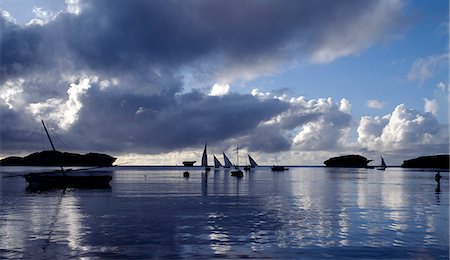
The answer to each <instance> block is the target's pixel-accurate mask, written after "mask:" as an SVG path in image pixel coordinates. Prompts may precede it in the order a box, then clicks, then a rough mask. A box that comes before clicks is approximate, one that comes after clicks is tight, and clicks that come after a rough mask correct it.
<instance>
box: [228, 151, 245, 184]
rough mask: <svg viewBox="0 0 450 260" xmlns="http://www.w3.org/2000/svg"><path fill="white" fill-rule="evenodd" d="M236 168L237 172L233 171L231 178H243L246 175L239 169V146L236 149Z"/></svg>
mask: <svg viewBox="0 0 450 260" xmlns="http://www.w3.org/2000/svg"><path fill="white" fill-rule="evenodd" d="M234 167H235V170H233V171H231V176H235V177H238V178H240V177H243V176H244V173H243V172H242V170H241V169H240V168H239V146H238V147H236V165H235V166H234Z"/></svg>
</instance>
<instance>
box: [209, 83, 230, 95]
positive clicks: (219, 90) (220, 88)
mask: <svg viewBox="0 0 450 260" xmlns="http://www.w3.org/2000/svg"><path fill="white" fill-rule="evenodd" d="M228 91H230V85H229V84H219V83H216V84H214V86H213V87H212V88H211V92H210V93H209V95H210V96H223V95H226V94H228Z"/></svg>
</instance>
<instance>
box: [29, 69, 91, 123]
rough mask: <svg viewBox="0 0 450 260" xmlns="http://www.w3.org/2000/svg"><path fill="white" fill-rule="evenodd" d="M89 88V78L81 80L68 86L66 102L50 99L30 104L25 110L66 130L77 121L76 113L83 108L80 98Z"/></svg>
mask: <svg viewBox="0 0 450 260" xmlns="http://www.w3.org/2000/svg"><path fill="white" fill-rule="evenodd" d="M90 87H91V85H90V79H89V78H84V79H81V80H80V81H79V83H78V84H75V83H72V84H70V87H69V89H68V90H67V94H68V99H67V100H66V101H64V100H63V99H60V98H50V99H47V100H46V101H44V102H38V103H30V104H29V105H28V107H27V109H28V111H30V112H31V113H32V114H33V115H34V116H37V117H38V118H39V119H43V118H48V119H50V120H52V121H56V122H57V123H58V126H59V127H61V128H62V129H64V130H68V129H69V128H70V126H71V125H72V124H73V123H75V122H76V121H77V119H78V112H79V111H80V109H81V108H82V107H83V104H82V103H81V100H80V99H81V96H82V95H84V94H85V93H86V91H87V90H88V89H89V88H90Z"/></svg>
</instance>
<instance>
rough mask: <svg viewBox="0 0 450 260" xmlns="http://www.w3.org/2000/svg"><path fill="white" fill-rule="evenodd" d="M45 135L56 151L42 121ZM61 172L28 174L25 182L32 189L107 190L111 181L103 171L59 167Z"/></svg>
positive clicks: (110, 177) (109, 176)
mask: <svg viewBox="0 0 450 260" xmlns="http://www.w3.org/2000/svg"><path fill="white" fill-rule="evenodd" d="M41 122H42V125H43V126H44V130H45V133H46V134H47V137H48V140H49V141H50V144H51V146H52V149H53V151H56V149H55V146H54V145H53V142H52V139H51V138H50V135H49V133H48V131H47V127H46V126H45V124H44V121H43V120H41ZM60 168H61V170H58V171H50V172H39V173H29V174H26V175H24V178H25V180H26V181H27V182H28V184H29V185H30V186H32V187H39V188H41V187H42V188H109V187H110V186H109V182H110V181H111V180H112V176H111V175H107V174H106V173H105V172H104V171H89V170H88V169H85V170H73V171H72V170H65V169H64V168H63V167H62V166H60Z"/></svg>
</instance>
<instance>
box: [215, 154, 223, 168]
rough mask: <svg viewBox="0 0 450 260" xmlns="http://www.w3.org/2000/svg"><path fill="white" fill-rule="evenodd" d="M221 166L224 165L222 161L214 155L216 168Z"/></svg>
mask: <svg viewBox="0 0 450 260" xmlns="http://www.w3.org/2000/svg"><path fill="white" fill-rule="evenodd" d="M220 167H222V164H221V163H220V161H219V160H218V159H217V158H216V156H215V155H214V168H220Z"/></svg>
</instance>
